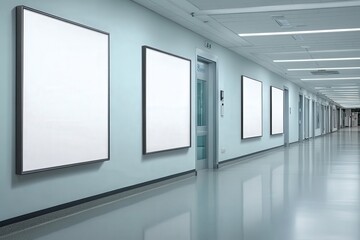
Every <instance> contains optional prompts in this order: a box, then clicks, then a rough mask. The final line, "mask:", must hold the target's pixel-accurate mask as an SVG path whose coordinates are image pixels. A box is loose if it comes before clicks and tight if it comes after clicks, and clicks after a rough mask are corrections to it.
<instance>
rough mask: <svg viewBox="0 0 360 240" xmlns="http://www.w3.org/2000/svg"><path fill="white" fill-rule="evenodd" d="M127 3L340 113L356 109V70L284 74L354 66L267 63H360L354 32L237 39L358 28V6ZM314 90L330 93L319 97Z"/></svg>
mask: <svg viewBox="0 0 360 240" xmlns="http://www.w3.org/2000/svg"><path fill="white" fill-rule="evenodd" d="M133 1H134V2H137V3H139V4H141V5H143V6H145V7H147V8H149V9H151V10H153V11H155V12H157V13H159V14H160V15H163V16H165V17H167V18H169V19H171V20H172V21H174V22H177V23H179V24H180V25H183V26H185V27H186V28H189V29H190V30H192V31H194V32H196V33H199V34H201V35H203V36H204V37H206V38H208V39H210V40H212V41H214V42H216V43H218V44H221V45H223V46H224V47H227V48H229V49H231V50H233V51H234V52H237V53H239V54H241V55H243V56H245V57H247V58H249V59H251V60H253V61H255V62H257V63H259V64H261V65H263V66H264V67H266V68H268V69H270V70H271V71H273V72H275V73H277V74H280V75H281V76H283V77H285V78H287V79H289V80H290V81H293V82H295V83H296V84H298V85H300V86H301V87H303V88H306V89H309V90H312V91H313V92H317V93H319V94H325V95H327V96H328V97H329V98H330V99H332V100H333V101H334V102H336V103H338V104H339V105H341V106H343V107H345V108H346V107H348V108H351V107H360V93H359V92H357V91H360V69H352V70H347V69H338V70H337V69H334V71H338V74H336V75H335V74H334V75H320V76H317V75H313V74H312V73H311V72H312V71H313V70H302V71H288V69H298V68H339V67H360V60H351V61H314V62H291V63H274V62H273V60H279V59H309V58H312V59H318V58H353V57H360V31H358V32H346V33H318V34H299V35H297V39H295V38H294V36H293V35H287V36H256V37H240V36H238V34H240V33H262V32H283V31H308V30H327V29H343V28H360V1H335V0H326V1H324V0H317V1H316V0H301V1H298V0H272V1H268V0H241V1H239V0H221V1H219V0H133ZM274 17H282V18H285V19H286V20H287V21H288V23H289V24H290V27H281V26H279V24H278V23H277V22H276V21H275V20H274ZM349 77H359V80H321V81H319V80H317V81H302V80H301V79H304V78H307V79H309V78H349ZM320 87H322V88H326V90H330V91H324V90H323V89H320ZM357 87H359V88H357ZM349 91H351V92H352V93H349ZM325 95H323V96H325ZM348 95H352V96H348ZM353 95H354V96H353ZM356 98H359V99H356ZM349 99H350V101H349Z"/></svg>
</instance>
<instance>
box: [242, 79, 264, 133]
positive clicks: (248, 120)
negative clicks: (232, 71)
mask: <svg viewBox="0 0 360 240" xmlns="http://www.w3.org/2000/svg"><path fill="white" fill-rule="evenodd" d="M262 99H263V90H262V82H260V81H258V80H254V79H252V78H249V77H246V76H242V79H241V138H242V139H246V138H254V137H261V136H262V132H263V122H262V121H263V119H262V118H263V116H262Z"/></svg>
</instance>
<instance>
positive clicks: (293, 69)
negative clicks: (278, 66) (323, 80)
mask: <svg viewBox="0 0 360 240" xmlns="http://www.w3.org/2000/svg"><path fill="white" fill-rule="evenodd" d="M357 69H358V70H360V67H329V68H326V67H324V68H289V69H287V70H288V71H289V72H291V71H322V70H357Z"/></svg>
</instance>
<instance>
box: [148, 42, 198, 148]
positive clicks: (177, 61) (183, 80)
mask: <svg viewBox="0 0 360 240" xmlns="http://www.w3.org/2000/svg"><path fill="white" fill-rule="evenodd" d="M143 58H144V59H143V60H144V62H143V67H144V69H143V71H144V72H143V74H144V75H145V76H143V84H144V91H145V92H144V96H143V97H144V98H145V104H144V106H143V107H144V109H143V110H144V119H143V121H144V122H145V126H144V130H143V131H144V138H145V142H144V147H143V153H144V154H147V153H154V152H161V151H166V150H173V149H179V148H186V147H190V145H191V141H190V138H191V119H190V114H191V113H190V111H191V106H190V104H191V103H190V101H191V95H190V94H191V87H190V84H191V61H190V60H188V59H184V58H181V57H178V56H175V55H172V54H168V53H165V52H162V51H159V50H156V49H153V48H150V47H145V46H144V47H143Z"/></svg>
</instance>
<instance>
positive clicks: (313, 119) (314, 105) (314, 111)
mask: <svg viewBox="0 0 360 240" xmlns="http://www.w3.org/2000/svg"><path fill="white" fill-rule="evenodd" d="M311 119H312V121H311V122H312V124H311V125H312V128H311V129H312V133H311V136H312V137H313V138H315V129H316V103H315V101H314V100H313V101H312V118H311Z"/></svg>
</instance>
